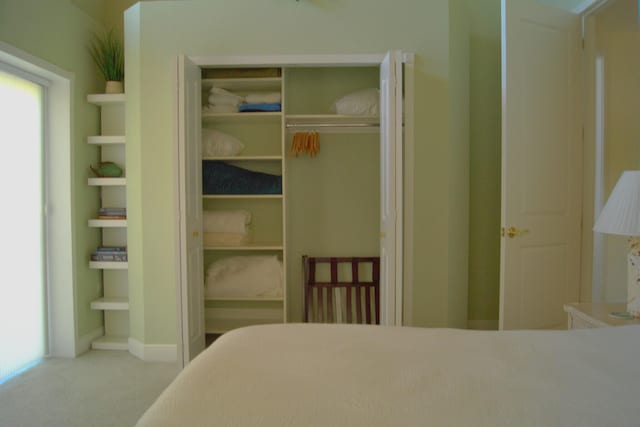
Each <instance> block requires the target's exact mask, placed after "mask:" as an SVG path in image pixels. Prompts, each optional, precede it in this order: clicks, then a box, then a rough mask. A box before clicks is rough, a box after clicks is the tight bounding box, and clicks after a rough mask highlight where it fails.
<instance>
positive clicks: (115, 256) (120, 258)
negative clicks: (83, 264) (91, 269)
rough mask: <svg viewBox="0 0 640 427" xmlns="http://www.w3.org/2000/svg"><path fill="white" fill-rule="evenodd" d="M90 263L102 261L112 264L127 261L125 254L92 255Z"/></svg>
mask: <svg viewBox="0 0 640 427" xmlns="http://www.w3.org/2000/svg"><path fill="white" fill-rule="evenodd" d="M91 261H102V262H113V261H119V262H125V261H127V254H126V253H120V254H117V253H112V254H109V253H94V254H92V255H91Z"/></svg>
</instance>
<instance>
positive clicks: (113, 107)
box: [87, 94, 129, 350]
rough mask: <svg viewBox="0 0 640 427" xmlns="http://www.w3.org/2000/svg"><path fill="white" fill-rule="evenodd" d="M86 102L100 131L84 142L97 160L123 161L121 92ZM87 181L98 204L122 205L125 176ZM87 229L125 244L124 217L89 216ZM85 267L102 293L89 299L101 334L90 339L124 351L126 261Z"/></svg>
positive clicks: (95, 96)
mask: <svg viewBox="0 0 640 427" xmlns="http://www.w3.org/2000/svg"><path fill="white" fill-rule="evenodd" d="M87 101H88V102H89V103H91V104H94V105H97V106H99V107H100V111H101V114H100V118H101V120H100V122H101V134H100V135H94V136H89V137H87V143H88V144H90V145H96V146H99V147H100V153H101V154H100V159H101V161H114V162H116V163H117V164H119V165H120V166H124V164H125V142H126V141H125V136H124V106H125V95H124V94H90V95H88V96H87ZM87 184H88V185H89V186H95V187H99V188H100V200H101V201H100V204H101V206H102V207H124V206H125V205H126V184H127V180H126V178H94V177H90V178H88V182H87ZM88 226H89V227H90V228H97V229H100V234H101V243H102V245H105V246H126V230H127V220H126V219H101V218H97V217H96V218H92V219H89V221H88ZM89 267H90V268H92V269H98V270H101V271H102V288H103V296H102V297H101V298H98V299H96V300H94V301H92V302H91V308H92V309H93V310H100V311H102V312H103V315H104V329H105V335H104V336H102V337H99V338H98V339H96V340H94V341H93V342H92V344H91V346H92V348H94V349H101V350H128V338H129V316H128V311H129V298H128V277H127V269H128V263H127V262H126V261H110V262H105V261H89Z"/></svg>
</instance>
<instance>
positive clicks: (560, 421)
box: [138, 324, 640, 427]
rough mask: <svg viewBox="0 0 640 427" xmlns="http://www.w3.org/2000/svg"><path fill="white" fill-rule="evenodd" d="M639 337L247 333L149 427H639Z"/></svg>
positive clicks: (184, 377) (163, 406)
mask: <svg viewBox="0 0 640 427" xmlns="http://www.w3.org/2000/svg"><path fill="white" fill-rule="evenodd" d="M639 388H640V326H624V327H617V328H603V329H584V330H572V331H509V332H489V331H486V332H485V331H463V330H453V329H419V328H387V327H379V326H359V325H313V324H309V325H300V324H289V325H268V326H255V327H250V328H244V329H238V330H235V331H233V332H230V333H227V334H225V335H223V336H222V337H221V338H219V339H218V340H217V341H216V342H215V343H214V344H213V345H212V346H211V347H209V348H208V349H207V350H206V351H205V352H203V353H202V354H201V355H200V356H198V357H197V358H196V359H195V360H193V361H192V362H191V364H190V365H189V366H188V367H187V368H186V369H185V370H184V371H183V372H182V373H181V374H180V375H179V376H178V377H177V378H176V380H175V381H174V382H173V383H172V384H171V385H170V386H169V387H168V388H167V389H166V390H165V391H164V392H163V393H162V395H161V396H160V397H159V398H158V400H157V401H156V402H155V403H154V404H153V405H152V406H151V408H149V410H148V411H147V412H146V413H145V415H144V416H143V417H142V419H141V420H140V421H139V423H138V425H139V426H154V427H157V426H208V425H216V426H368V427H372V426H427V425H428V426H563V427H566V426H581V427H584V426H598V427H602V426H640V398H639V393H638V390H639Z"/></svg>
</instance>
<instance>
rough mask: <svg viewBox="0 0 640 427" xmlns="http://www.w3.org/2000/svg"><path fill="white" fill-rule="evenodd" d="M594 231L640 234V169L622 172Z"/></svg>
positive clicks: (630, 234)
mask: <svg viewBox="0 0 640 427" xmlns="http://www.w3.org/2000/svg"><path fill="white" fill-rule="evenodd" d="M593 231H597V232H600V233H606V234H619V235H623V236H640V171H625V172H623V173H622V175H621V176H620V179H619V180H618V182H617V183H616V186H615V188H614V189H613V191H612V192H611V196H609V200H607V203H606V204H605V205H604V208H602V212H600V216H599V217H598V220H597V221H596V224H595V225H594V227H593Z"/></svg>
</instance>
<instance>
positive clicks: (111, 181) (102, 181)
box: [88, 178, 127, 187]
mask: <svg viewBox="0 0 640 427" xmlns="http://www.w3.org/2000/svg"><path fill="white" fill-rule="evenodd" d="M88 184H89V185H92V186H97V187H108V186H124V185H127V178H89V181H88Z"/></svg>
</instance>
